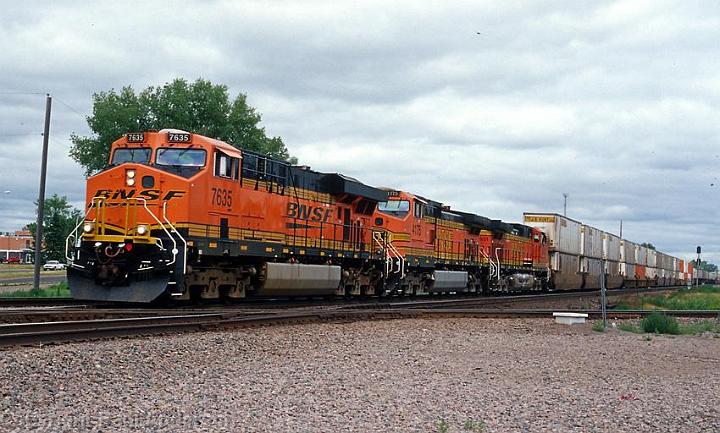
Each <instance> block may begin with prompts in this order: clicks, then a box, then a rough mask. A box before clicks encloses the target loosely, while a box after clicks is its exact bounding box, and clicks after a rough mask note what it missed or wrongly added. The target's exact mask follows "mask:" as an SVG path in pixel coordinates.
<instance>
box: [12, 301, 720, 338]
mask: <svg viewBox="0 0 720 433" xmlns="http://www.w3.org/2000/svg"><path fill="white" fill-rule="evenodd" d="M555 311H558V310H557V309H556V310H552V309H487V308H424V309H423V308H401V307H399V308H381V309H366V310H362V309H355V310H327V309H316V310H306V311H286V312H276V313H273V312H263V313H259V314H223V313H207V314H188V315H176V316H158V317H141V318H137V317H135V318H123V319H100V320H77V321H63V322H39V323H22V324H9V325H0V347H2V346H16V345H29V344H48V343H58V342H71V341H85V340H94V339H99V338H110V337H125V336H134V335H155V334H170V333H180V332H190V331H201V330H217V329H229V328H238V327H246V326H266V325H278V324H279V325H282V324H294V323H314V322H354V321H363V320H391V319H403V318H425V317H476V318H519V317H535V318H537V317H546V318H548V319H550V318H552V313H553V312H555ZM562 311H565V312H579V313H586V314H588V316H589V317H591V318H595V317H599V316H600V315H601V312H600V311H599V310H562ZM652 312H654V311H651V310H623V311H610V312H609V315H610V317H612V318H638V317H642V316H645V315H648V314H651V313H652ZM660 312H661V313H663V314H667V315H672V316H679V317H718V315H719V314H720V311H717V310H703V311H690V310H665V311H660Z"/></svg>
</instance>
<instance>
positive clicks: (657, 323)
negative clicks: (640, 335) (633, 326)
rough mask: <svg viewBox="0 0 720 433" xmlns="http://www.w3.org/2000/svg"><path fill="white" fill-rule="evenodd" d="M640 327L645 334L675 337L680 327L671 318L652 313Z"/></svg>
mask: <svg viewBox="0 0 720 433" xmlns="http://www.w3.org/2000/svg"><path fill="white" fill-rule="evenodd" d="M640 327H641V328H642V330H643V331H645V332H652V333H657V334H672V335H677V334H679V333H680V326H679V325H678V322H677V320H675V318H674V317H672V316H666V315H664V314H660V313H652V314H650V315H649V316H647V317H645V318H644V319H643V320H642V322H641V323H640Z"/></svg>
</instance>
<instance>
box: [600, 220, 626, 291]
mask: <svg viewBox="0 0 720 433" xmlns="http://www.w3.org/2000/svg"><path fill="white" fill-rule="evenodd" d="M620 241H621V239H620V238H619V237H618V236H615V235H614V234H612V233H607V232H603V260H604V261H605V275H606V281H607V288H608V289H616V288H619V287H622V285H623V276H622V273H621V270H620V257H621V256H622V253H621V249H622V245H621V242H620Z"/></svg>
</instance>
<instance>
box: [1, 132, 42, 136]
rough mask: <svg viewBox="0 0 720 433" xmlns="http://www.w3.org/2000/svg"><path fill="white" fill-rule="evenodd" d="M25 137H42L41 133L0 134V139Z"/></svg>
mask: <svg viewBox="0 0 720 433" xmlns="http://www.w3.org/2000/svg"><path fill="white" fill-rule="evenodd" d="M27 135H42V132H18V133H10V134H0V137H22V136H27Z"/></svg>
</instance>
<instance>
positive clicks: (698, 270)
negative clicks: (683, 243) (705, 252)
mask: <svg viewBox="0 0 720 433" xmlns="http://www.w3.org/2000/svg"><path fill="white" fill-rule="evenodd" d="M700 252H702V248H701V247H700V245H698V247H697V260H696V261H695V270H694V274H695V275H697V277H695V285H696V286H699V285H700ZM690 278H692V275H691V276H690Z"/></svg>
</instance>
